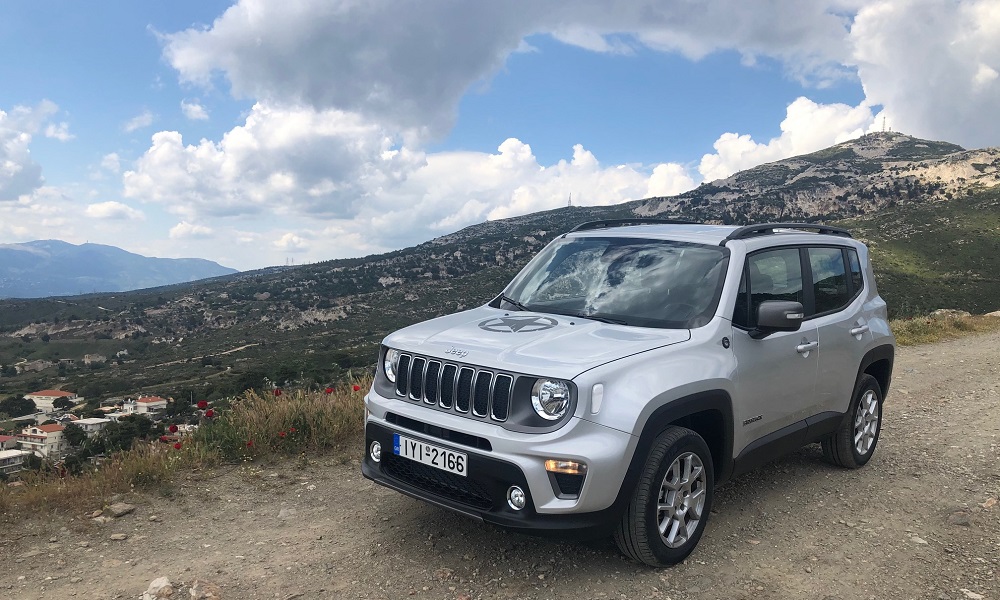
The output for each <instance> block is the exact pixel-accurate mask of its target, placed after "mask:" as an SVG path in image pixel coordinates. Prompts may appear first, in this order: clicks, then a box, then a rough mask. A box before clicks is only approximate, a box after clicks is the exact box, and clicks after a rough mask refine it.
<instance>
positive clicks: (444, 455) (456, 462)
mask: <svg viewBox="0 0 1000 600" xmlns="http://www.w3.org/2000/svg"><path fill="white" fill-rule="evenodd" d="M392 453H393V454H396V455H398V456H402V457H404V458H409V459H410V460H415V461H417V462H419V463H423V464H425V465H430V466H432V467H437V468H438V469H441V470H442V471H448V472H449V473H454V474H455V475H461V476H462V477H465V476H466V468H465V465H466V461H467V460H468V457H467V456H466V454H465V453H464V452H452V451H451V450H448V449H446V448H440V447H438V446H431V445H430V444H425V443H423V442H421V441H419V440H413V439H410V438H408V437H406V436H402V435H399V434H398V433H394V434H392Z"/></svg>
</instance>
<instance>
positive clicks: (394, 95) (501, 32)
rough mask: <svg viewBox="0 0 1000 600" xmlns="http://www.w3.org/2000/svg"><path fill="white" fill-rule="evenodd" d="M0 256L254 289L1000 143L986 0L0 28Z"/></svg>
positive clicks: (572, 7)
mask: <svg viewBox="0 0 1000 600" xmlns="http://www.w3.org/2000/svg"><path fill="white" fill-rule="evenodd" d="M0 56H4V57H5V59H4V60H2V61H0V243H17V242H21V241H28V240H33V239H49V238H55V239H63V240H66V241H69V242H73V243H82V242H85V241H91V242H98V243H106V244H112V245H116V246H120V247H123V248H125V249H127V250H130V251H134V252H139V253H142V254H146V255H151V256H169V257H187V256H196V257H203V258H209V259H212V260H216V261H218V262H220V263H222V264H225V265H227V266H232V267H235V268H239V269H250V268H257V267H263V266H267V265H274V264H286V263H288V262H292V261H294V262H295V263H297V264H300V263H304V262H316V261H321V260H327V259H330V258H339V257H346V256H357V255H364V254H370V253H373V252H380V251H385V250H390V249H394V248H399V247H404V246H409V245H413V244H416V243H419V242H421V241H425V240H427V239H430V238H432V237H435V236H438V235H443V234H446V233H449V232H451V231H454V230H456V229H459V228H461V227H464V226H466V225H469V224H471V223H476V222H481V221H483V220H486V219H497V218H504V217H508V216H514V215H517V214H523V213H526V212H533V211H536V210H545V209H548V208H553V207H555V206H562V205H565V203H566V198H567V196H568V195H569V194H573V198H574V201H575V202H577V203H583V204H611V203H618V202H623V201H626V200H629V199H635V198H642V197H648V196H652V195H669V194H675V193H680V192H683V191H685V190H688V189H691V188H693V187H694V186H696V185H697V184H699V183H701V182H703V181H710V180H714V179H717V178H721V177H726V176H728V175H730V174H732V173H734V172H736V171H737V170H740V169H744V168H748V167H751V166H754V165H756V164H761V163H763V162H768V161H772V160H777V159H780V158H785V157H788V156H792V155H796V154H801V153H805V152H811V151H814V150H818V149H820V148H823V147H826V146H829V145H831V144H834V143H837V142H840V141H844V140H846V139H850V138H852V137H856V136H858V135H860V134H862V133H864V132H865V131H869V130H872V129H879V128H880V127H881V124H882V121H883V117H884V118H885V121H886V122H887V123H888V124H889V126H891V127H893V128H894V129H896V130H899V131H903V132H905V133H910V134H912V135H917V136H919V137H927V138H932V139H940V140H947V141H951V142H955V143H958V144H962V145H964V146H966V147H970V148H973V147H983V146H992V145H1000V122H995V120H993V119H990V118H986V117H984V115H991V114H995V112H996V109H997V107H998V103H1000V82H998V70H1000V6H998V5H997V3H996V2H991V1H989V0H968V1H966V0H881V1H865V0H829V1H822V0H815V1H811V2H801V1H800V0H770V1H768V2H753V1H744V0H706V2H703V3H690V2H687V1H682V0H674V1H670V0H662V1H655V0H630V1H625V0H575V1H568V0H563V1H557V0H553V1H551V2H546V3H539V2H531V1H527V0H511V1H509V2H505V3H456V2H453V1H451V0H423V1H421V2H415V1H414V2H398V1H397V2H389V1H388V0H367V1H365V2H359V1H356V0H294V1H290V0H282V1H280V2H279V1H273V0H242V1H241V2H238V3H231V2H216V1H205V0H202V1H198V2H193V1H172V2H165V1H157V2H152V1H151V2H97V3H78V2H75V3H73V2H59V3H56V2H51V1H46V0H39V1H37V2H31V3H11V2H7V3H3V4H2V5H0Z"/></svg>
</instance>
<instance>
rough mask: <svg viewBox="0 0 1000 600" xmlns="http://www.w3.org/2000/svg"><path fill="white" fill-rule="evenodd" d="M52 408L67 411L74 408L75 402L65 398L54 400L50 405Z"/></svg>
mask: <svg viewBox="0 0 1000 600" xmlns="http://www.w3.org/2000/svg"><path fill="white" fill-rule="evenodd" d="M52 406H53V407H54V408H57V409H59V410H69V409H71V408H73V407H74V406H76V402H73V401H72V400H70V399H69V398H68V397H67V396H63V397H61V398H56V400H55V402H53V403H52Z"/></svg>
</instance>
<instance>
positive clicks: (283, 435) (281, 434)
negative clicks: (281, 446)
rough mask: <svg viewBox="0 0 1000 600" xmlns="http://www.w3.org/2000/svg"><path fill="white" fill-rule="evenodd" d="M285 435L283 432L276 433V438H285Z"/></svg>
mask: <svg viewBox="0 0 1000 600" xmlns="http://www.w3.org/2000/svg"><path fill="white" fill-rule="evenodd" d="M286 435H287V434H286V433H285V432H284V431H279V432H278V437H285V436H286Z"/></svg>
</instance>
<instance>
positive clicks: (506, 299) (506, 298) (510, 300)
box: [500, 294, 529, 310]
mask: <svg viewBox="0 0 1000 600" xmlns="http://www.w3.org/2000/svg"><path fill="white" fill-rule="evenodd" d="M500 300H502V301H504V302H506V303H507V304H512V305H514V306H516V307H517V310H529V309H528V307H527V306H525V305H523V304H521V303H520V302H518V301H517V300H514V299H513V298H511V297H510V296H508V295H506V294H500Z"/></svg>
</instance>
